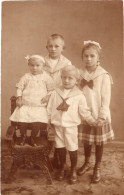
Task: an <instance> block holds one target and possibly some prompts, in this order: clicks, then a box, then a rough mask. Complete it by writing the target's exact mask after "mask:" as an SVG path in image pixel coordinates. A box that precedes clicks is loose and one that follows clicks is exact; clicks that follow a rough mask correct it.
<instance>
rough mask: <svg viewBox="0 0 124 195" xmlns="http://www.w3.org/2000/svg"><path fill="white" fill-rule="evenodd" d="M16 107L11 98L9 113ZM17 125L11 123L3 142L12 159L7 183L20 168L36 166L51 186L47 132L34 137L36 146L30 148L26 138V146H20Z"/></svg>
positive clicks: (49, 146)
mask: <svg viewBox="0 0 124 195" xmlns="http://www.w3.org/2000/svg"><path fill="white" fill-rule="evenodd" d="M15 107H16V97H15V96H12V97H11V113H13V111H14V109H15ZM18 129H19V128H18V123H16V122H11V126H9V127H8V129H7V133H6V138H5V141H6V143H7V146H8V149H9V150H10V151H11V155H12V157H13V164H12V166H11V169H10V172H9V174H8V178H7V179H8V181H11V177H12V176H13V175H14V174H15V172H16V171H17V169H18V168H20V167H21V166H25V167H28V168H29V167H32V166H35V167H36V166H37V167H39V168H40V169H41V171H42V173H43V175H44V176H45V177H46V178H47V183H48V184H52V183H53V181H52V177H51V171H53V168H52V165H51V162H50V159H49V153H50V151H51V148H52V145H51V143H53V142H49V141H48V139H47V130H45V131H44V132H43V131H42V133H40V135H39V136H38V137H36V140H35V142H36V144H37V146H35V147H32V146H31V145H30V143H29V142H30V139H29V137H28V136H27V138H26V143H27V144H26V145H24V146H20V145H19V143H20V139H21V138H20V137H18V136H17V135H16V131H17V130H18Z"/></svg>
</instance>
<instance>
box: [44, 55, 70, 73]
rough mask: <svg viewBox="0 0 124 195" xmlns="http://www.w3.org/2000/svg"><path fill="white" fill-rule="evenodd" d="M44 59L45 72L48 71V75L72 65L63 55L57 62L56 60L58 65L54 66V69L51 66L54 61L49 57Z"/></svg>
mask: <svg viewBox="0 0 124 195" xmlns="http://www.w3.org/2000/svg"><path fill="white" fill-rule="evenodd" d="M44 59H45V66H44V70H45V71H47V72H48V73H55V72H57V71H59V70H61V69H62V68H64V67H65V66H67V65H72V63H71V61H70V60H68V59H67V58H66V57H64V56H63V55H61V56H60V57H59V58H58V59H57V60H56V59H55V63H56V65H55V64H54V68H53V67H52V64H51V62H52V63H54V62H53V61H54V60H51V58H50V57H49V56H46V57H45V58H44Z"/></svg>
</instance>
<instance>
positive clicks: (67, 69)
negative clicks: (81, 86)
mask: <svg viewBox="0 0 124 195" xmlns="http://www.w3.org/2000/svg"><path fill="white" fill-rule="evenodd" d="M70 72H72V74H73V76H75V78H76V79H77V80H78V79H80V72H79V70H78V69H77V68H76V67H75V66H74V65H67V66H65V67H64V68H63V69H62V70H61V75H64V74H68V73H70Z"/></svg>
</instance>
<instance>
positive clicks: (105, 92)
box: [99, 74, 111, 119]
mask: <svg viewBox="0 0 124 195" xmlns="http://www.w3.org/2000/svg"><path fill="white" fill-rule="evenodd" d="M110 99H111V81H110V76H109V75H108V74H105V75H104V78H103V82H102V89H101V108H100V112H99V118H103V119H106V117H107V115H108V113H109V105H110Z"/></svg>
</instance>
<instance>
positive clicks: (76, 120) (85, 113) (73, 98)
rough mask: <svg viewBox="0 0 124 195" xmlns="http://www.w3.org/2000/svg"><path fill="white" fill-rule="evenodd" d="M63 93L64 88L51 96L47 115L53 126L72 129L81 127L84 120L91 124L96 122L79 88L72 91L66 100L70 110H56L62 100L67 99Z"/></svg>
mask: <svg viewBox="0 0 124 195" xmlns="http://www.w3.org/2000/svg"><path fill="white" fill-rule="evenodd" d="M63 91H64V89H63V87H60V88H57V89H56V90H55V91H53V92H52V94H51V97H50V100H49V103H48V106H47V113H48V118H49V119H51V123H52V124H54V125H57V126H62V127H71V126H77V125H79V124H80V123H81V121H82V119H83V120H86V121H87V122H89V123H92V122H95V119H93V117H92V116H91V112H90V111H89V108H88V107H87V103H86V99H85V97H84V95H83V93H82V92H81V90H79V89H78V87H77V86H75V87H74V88H73V89H72V90H70V92H69V93H68V94H67V96H66V98H68V99H67V100H66V103H67V104H68V105H69V108H68V110H67V111H58V110H57V109H56V108H57V107H58V106H59V105H60V104H61V103H62V101H63V100H62V98H65V97H64V96H63V95H64V93H63ZM61 97H62V98H61Z"/></svg>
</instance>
